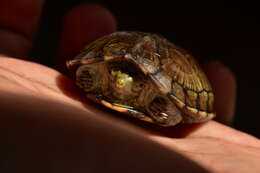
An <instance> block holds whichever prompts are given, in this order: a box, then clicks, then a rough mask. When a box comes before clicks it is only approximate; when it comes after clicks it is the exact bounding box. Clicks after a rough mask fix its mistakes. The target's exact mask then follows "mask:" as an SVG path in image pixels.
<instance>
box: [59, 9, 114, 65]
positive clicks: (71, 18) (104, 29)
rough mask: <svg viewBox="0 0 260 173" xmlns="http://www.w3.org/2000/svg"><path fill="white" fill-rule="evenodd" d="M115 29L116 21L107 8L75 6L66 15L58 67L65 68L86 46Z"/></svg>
mask: <svg viewBox="0 0 260 173" xmlns="http://www.w3.org/2000/svg"><path fill="white" fill-rule="evenodd" d="M115 30H116V21H115V19H114V17H113V16H112V14H111V13H110V12H109V11H108V10H107V9H105V8H103V7H100V6H98V5H94V4H91V5H80V6H77V7H75V8H73V9H72V10H71V11H70V12H69V13H68V15H67V16H66V17H65V22H64V29H63V33H62V39H61V43H60V47H59V51H58V58H57V61H56V64H57V68H58V69H63V67H64V64H65V61H66V60H68V59H71V58H73V57H74V56H75V55H76V54H78V52H79V51H80V50H81V49H82V48H83V47H84V46H86V45H87V44H88V43H90V42H92V41H94V40H95V39H97V38H99V37H101V36H103V35H105V34H108V33H110V32H114V31H115Z"/></svg>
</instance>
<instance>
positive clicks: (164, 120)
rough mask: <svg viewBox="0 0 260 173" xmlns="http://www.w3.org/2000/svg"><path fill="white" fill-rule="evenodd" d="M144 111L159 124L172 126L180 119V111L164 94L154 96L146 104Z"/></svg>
mask: <svg viewBox="0 0 260 173" xmlns="http://www.w3.org/2000/svg"><path fill="white" fill-rule="evenodd" d="M146 111H147V113H148V114H149V115H150V116H151V118H152V119H153V121H154V122H155V123H157V124H159V125H161V126H174V125H176V124H178V123H180V122H181V121H182V113H181V112H180V111H179V109H178V108H177V107H176V106H175V105H174V103H172V102H171V101H170V100H169V99H168V98H166V97H164V96H156V97H155V98H154V99H153V100H152V102H150V103H149V104H148V106H147V107H146Z"/></svg>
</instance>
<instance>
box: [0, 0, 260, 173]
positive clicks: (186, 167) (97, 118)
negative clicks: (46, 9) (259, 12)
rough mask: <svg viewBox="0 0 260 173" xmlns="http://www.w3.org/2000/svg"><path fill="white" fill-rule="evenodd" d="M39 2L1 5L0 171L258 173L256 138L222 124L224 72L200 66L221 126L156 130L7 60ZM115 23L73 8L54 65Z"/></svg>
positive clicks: (38, 68)
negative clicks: (209, 86) (209, 82)
mask: <svg viewBox="0 0 260 173" xmlns="http://www.w3.org/2000/svg"><path fill="white" fill-rule="evenodd" d="M42 4H43V1H40V0H29V1H28V0H2V1H1V2H0V13H1V15H0V26H1V27H2V28H1V32H0V43H1V44H0V50H1V54H2V56H1V57H0V58H1V59H0V99H1V104H0V110H1V115H0V129H1V130H0V136H1V138H2V139H1V143H0V153H1V155H0V160H1V162H0V171H1V172H74V173H78V172H104V171H106V172H148V171H149V172H159V171H162V172H169V171H172V170H174V172H207V170H208V171H210V172H217V173H218V172H219V173H223V172H234V173H240V172H241V173H244V172H250V173H254V172H260V166H259V161H260V159H259V158H260V141H259V139H256V138H255V137H252V136H250V135H249V134H246V133H243V132H241V131H238V130H236V129H233V128H230V127H228V126H226V125H223V124H221V123H220V122H222V123H224V124H230V123H231V121H232V119H233V112H234V107H235V106H234V105H235V88H236V84H235V79H234V76H233V74H232V73H231V72H230V70H229V69H228V68H227V67H225V66H224V65H222V64H221V63H217V62H214V63H210V64H208V65H207V66H206V67H205V71H206V73H207V75H208V77H209V80H210V81H211V83H212V85H213V88H214V91H215V94H216V110H217V114H218V117H217V119H216V120H219V122H217V121H209V122H207V123H203V124H197V125H182V126H177V127H172V128H159V127H154V126H151V125H146V124H144V123H140V122H139V121H134V120H126V119H125V118H121V116H117V115H119V114H117V113H114V112H111V111H108V110H104V109H103V108H101V107H98V106H96V105H94V104H92V103H90V102H88V101H87V100H85V99H84V97H83V96H82V95H80V93H79V92H78V90H76V89H75V88H74V86H73V85H72V82H71V81H70V80H69V79H68V78H67V77H66V76H64V75H63V74H61V73H60V72H58V71H56V70H54V69H51V68H48V67H45V66H43V65H40V64H37V63H32V62H28V61H25V60H19V59H15V58H12V57H19V58H26V57H27V53H28V51H29V50H30V47H31V45H32V40H33V38H34V33H35V32H36V28H37V23H38V17H35V16H39V14H40V10H41V7H42ZM14 9H15V10H16V13H12V11H13V10H14ZM18 13H19V15H18ZM4 16H9V19H10V20H6V18H5V17H4ZM32 16H34V17H32ZM82 19H84V20H82ZM115 23H116V22H115V19H114V18H113V16H112V15H111V14H110V13H109V12H108V11H107V10H106V9H104V8H102V7H99V6H97V5H93V4H92V5H81V6H78V7H75V8H73V9H72V10H71V11H70V12H69V13H68V16H67V17H66V18H65V21H64V30H63V33H62V41H61V43H60V46H59V51H58V52H57V59H56V62H58V64H62V63H64V62H65V61H66V58H65V57H68V56H66V55H69V57H71V58H72V57H73V56H75V55H76V53H77V52H78V51H79V50H80V49H81V48H82V47H83V46H84V45H85V44H87V43H89V42H90V41H92V40H94V39H95V38H98V37H100V36H102V35H104V34H107V33H110V32H113V31H115V30H116V24H115ZM82 35H84V37H82ZM3 43H6V44H3ZM57 67H59V66H57ZM60 70H63V69H62V68H60ZM222 93H225V95H224V96H223V95H222ZM206 169H207V170H206Z"/></svg>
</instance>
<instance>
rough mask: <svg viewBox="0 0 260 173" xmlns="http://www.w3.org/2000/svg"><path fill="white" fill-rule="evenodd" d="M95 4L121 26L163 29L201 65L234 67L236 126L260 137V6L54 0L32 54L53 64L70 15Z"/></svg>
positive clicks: (159, 31) (136, 0) (219, 2)
mask: <svg viewBox="0 0 260 173" xmlns="http://www.w3.org/2000/svg"><path fill="white" fill-rule="evenodd" d="M89 2H92V3H93V2H96V3H99V4H101V5H103V6H105V7H107V8H108V9H110V11H111V12H112V13H113V14H114V16H115V17H116V18H117V20H118V29H119V30H138V31H145V32H155V33H160V34H162V35H164V36H165V37H167V38H168V39H170V40H172V41H173V42H175V43H176V44H178V45H180V46H183V47H185V48H186V49H188V50H189V51H191V52H192V53H193V55H194V56H195V57H197V58H198V59H199V61H200V62H201V63H204V62H207V61H210V60H218V61H221V62H223V63H224V64H226V65H227V66H229V67H230V68H231V70H232V71H233V72H234V73H235V75H236V76H237V84H238V91H237V92H238V96H237V108H236V118H235V122H234V127H235V128H237V129H240V130H243V131H245V132H248V133H250V134H253V135H255V136H257V137H260V125H259V124H260V118H259V111H258V110H259V109H260V104H259V98H260V93H259V90H260V83H259V79H260V78H259V74H260V73H259V70H260V65H259V58H260V55H259V52H260V47H259V42H260V34H259V31H260V30H259V29H260V20H259V19H260V14H259V12H258V9H257V5H256V4H249V2H247V3H238V2H236V3H231V2H230V3H229V4H227V3H223V2H221V1H216V2H214V1H210V3H205V2H204V3H202V2H201V3H198V1H196V3H195V2H193V3H191V2H187V3H184V2H183V1H182V3H180V1H174V0H172V1H163V0H156V1H151V0H149V1H148V0H147V1H146V0H143V1H142V0H99V1H98V0H96V1H87V0H61V1H59V0H56V1H54V0H49V1H47V2H46V4H45V8H44V11H43V17H42V22H41V27H40V31H39V34H38V38H37V39H36V42H35V47H34V51H33V52H32V56H33V57H37V58H38V59H40V62H41V63H43V64H45V65H51V63H50V62H48V61H46V58H45V57H52V56H53V55H54V52H55V50H56V44H57V42H58V40H59V34H60V32H61V24H62V20H63V16H64V14H66V12H67V11H68V10H69V9H70V8H72V7H73V6H75V5H77V4H80V3H89ZM53 38H55V40H56V41H53Z"/></svg>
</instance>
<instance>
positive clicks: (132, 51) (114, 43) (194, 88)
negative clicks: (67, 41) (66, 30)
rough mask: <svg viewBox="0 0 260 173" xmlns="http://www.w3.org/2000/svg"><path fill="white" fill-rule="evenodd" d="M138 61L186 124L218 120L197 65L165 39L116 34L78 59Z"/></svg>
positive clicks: (139, 33) (97, 42) (208, 84)
mask: <svg viewBox="0 0 260 173" xmlns="http://www.w3.org/2000/svg"><path fill="white" fill-rule="evenodd" d="M120 56H121V57H122V56H123V57H125V58H130V59H132V60H133V61H135V62H136V63H137V64H138V65H139V67H140V68H141V69H142V71H143V72H144V73H145V74H146V75H149V76H150V77H151V78H152V79H153V81H154V83H155V84H156V85H157V87H158V89H159V90H160V91H161V92H162V93H164V94H166V95H168V97H169V98H171V100H172V101H173V102H174V103H175V104H176V105H177V106H178V107H179V109H181V110H182V111H183V112H184V114H186V115H188V116H184V121H185V122H202V121H207V120H209V119H212V118H213V117H214V116H215V113H214V110H213V102H214V95H213V92H212V88H211V86H210V83H209V81H208V79H207V77H206V75H205V74H204V72H203V71H202V70H201V68H200V66H199V65H198V63H197V61H196V60H195V59H194V58H193V57H192V55H191V54H189V53H188V52H187V51H186V50H184V49H183V48H180V47H178V46H176V45H175V44H173V43H171V42H169V41H168V40H166V39H165V38H164V37H162V36H159V35H156V34H150V33H143V32H116V33H112V34H110V35H108V36H105V37H103V38H101V39H99V40H97V41H95V42H93V43H92V44H90V45H88V46H87V47H86V48H85V49H84V50H82V52H81V53H80V54H79V55H78V56H77V57H76V59H81V60H85V61H103V60H104V59H109V58H110V57H120Z"/></svg>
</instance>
